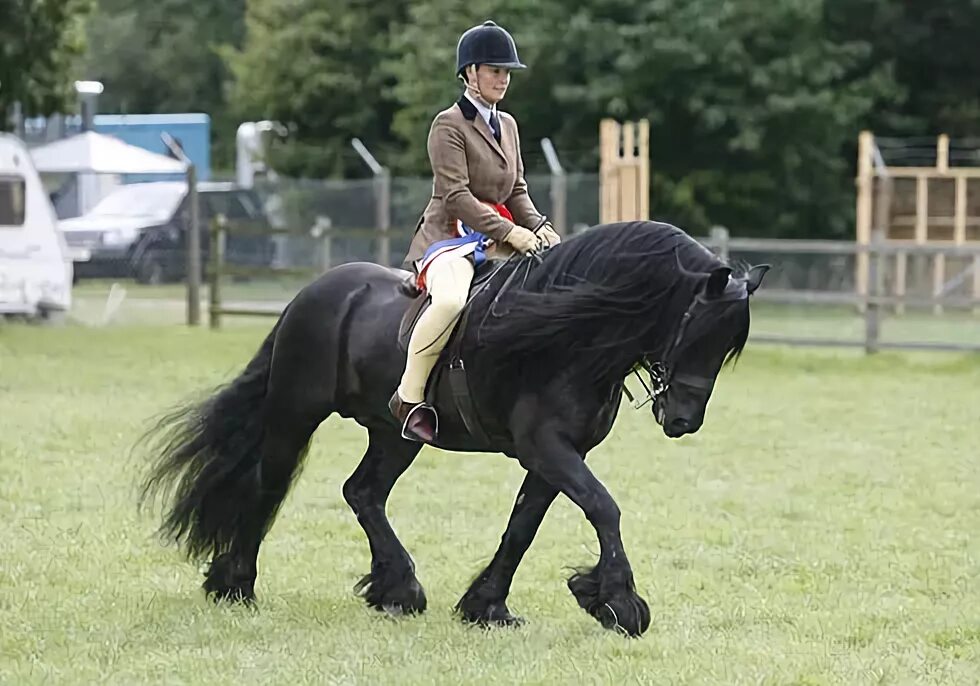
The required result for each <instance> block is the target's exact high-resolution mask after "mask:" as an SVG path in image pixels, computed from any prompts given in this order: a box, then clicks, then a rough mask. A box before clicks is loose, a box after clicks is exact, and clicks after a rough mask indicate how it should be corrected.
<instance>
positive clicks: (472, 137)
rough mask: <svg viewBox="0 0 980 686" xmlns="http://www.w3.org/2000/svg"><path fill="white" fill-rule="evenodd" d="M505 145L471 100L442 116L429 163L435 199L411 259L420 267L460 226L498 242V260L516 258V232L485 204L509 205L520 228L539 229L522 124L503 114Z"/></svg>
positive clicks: (434, 128) (495, 253) (431, 138)
mask: <svg viewBox="0 0 980 686" xmlns="http://www.w3.org/2000/svg"><path fill="white" fill-rule="evenodd" d="M497 116H498V117H499V120H500V143H499V144H498V143H497V141H496V139H495V138H494V137H493V130H492V129H491V128H490V126H489V125H488V124H487V123H486V121H484V119H483V117H481V116H480V115H479V112H477V109H476V107H474V106H473V103H471V102H470V101H469V100H468V99H467V98H465V97H460V99H459V100H458V101H457V102H456V103H455V104H454V105H453V106H452V107H450V108H448V109H446V110H443V111H442V112H440V113H439V114H437V115H436V117H435V119H434V120H433V121H432V126H431V127H430V129H429V141H428V150H429V160H430V162H431V164H432V174H433V180H432V196H431V198H430V199H429V203H428V205H427V206H426V208H425V211H424V212H423V214H422V217H421V218H420V219H419V222H418V224H417V225H416V227H415V237H414V238H413V239H412V244H411V246H410V247H409V249H408V254H407V255H406V257H405V265H406V266H407V267H409V268H413V267H414V262H415V260H418V259H419V258H421V257H422V255H423V254H424V253H425V251H426V249H427V248H428V247H429V246H430V245H432V244H433V243H435V242H436V241H441V240H445V239H447V238H455V237H456V236H457V234H456V220H457V219H461V220H462V221H463V222H464V223H466V224H467V226H470V227H472V228H473V229H474V230H476V231H479V232H480V233H482V234H484V235H486V236H487V237H488V238H492V239H493V240H494V243H495V244H496V245H495V246H494V251H493V253H491V255H493V256H506V255H508V254H510V253H512V252H513V250H512V249H511V248H510V246H509V245H506V244H503V245H501V244H502V243H503V239H504V238H505V237H506V236H507V234H508V233H510V230H511V229H512V228H513V227H514V224H513V223H511V222H510V221H509V220H508V219H506V218H504V217H501V216H500V215H499V214H497V212H496V211H494V210H493V209H492V208H490V207H488V206H487V205H485V204H484V203H483V202H481V201H484V202H490V203H500V204H503V205H504V206H505V207H506V208H507V209H508V210H509V211H510V213H511V214H512V215H513V217H514V222H516V223H517V224H518V225H520V226H523V227H525V228H533V227H534V226H535V225H536V224H537V223H538V222H539V221H540V220H541V218H542V215H541V213H539V212H538V211H537V209H535V207H534V203H532V202H531V198H530V197H529V196H528V193H527V183H526V182H525V181H524V162H523V161H522V160H521V142H520V138H519V136H518V133H517V121H515V119H514V118H513V117H512V116H511V115H509V114H507V113H506V112H501V111H500V110H499V109H498V110H497Z"/></svg>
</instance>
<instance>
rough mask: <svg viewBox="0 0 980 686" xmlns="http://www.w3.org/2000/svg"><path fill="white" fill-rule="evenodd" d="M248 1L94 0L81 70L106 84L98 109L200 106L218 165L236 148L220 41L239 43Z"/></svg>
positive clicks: (139, 110)
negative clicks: (207, 117) (208, 118)
mask: <svg viewBox="0 0 980 686" xmlns="http://www.w3.org/2000/svg"><path fill="white" fill-rule="evenodd" d="M244 14H245V0H209V1H208V2H198V1H197V0H99V4H98V9H97V11H96V12H95V13H94V14H93V15H92V17H91V19H90V20H89V22H88V24H87V31H88V34H89V46H90V47H89V50H88V51H87V53H86V55H85V58H84V60H83V61H82V65H81V69H82V71H83V72H84V73H85V74H86V78H93V79H98V80H100V81H102V82H103V83H104V84H105V92H104V93H103V95H102V96H101V98H100V100H99V107H100V110H101V111H103V112H119V113H174V112H204V113H206V114H208V115H210V116H211V119H212V141H213V142H214V143H215V153H216V155H215V157H216V160H217V161H218V162H219V163H228V162H229V161H230V158H231V151H233V150H234V135H235V129H236V128H237V123H236V122H235V121H234V120H233V119H232V117H231V115H230V113H229V112H228V107H227V103H226V100H227V97H226V92H227V85H228V82H229V80H230V75H229V73H228V69H227V67H226V65H225V63H224V61H223V59H222V56H221V54H220V51H221V49H222V48H223V46H226V45H230V46H236V45H239V44H240V43H241V40H242V35H243V33H244Z"/></svg>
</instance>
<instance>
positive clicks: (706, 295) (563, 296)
mask: <svg viewBox="0 0 980 686" xmlns="http://www.w3.org/2000/svg"><path fill="white" fill-rule="evenodd" d="M491 264H492V268H493V269H494V272H493V277H492V278H491V279H490V280H489V281H487V282H486V283H485V284H483V286H482V290H478V292H477V293H476V294H475V296H474V297H473V299H472V301H471V303H470V306H469V308H470V309H469V311H468V316H467V317H466V318H465V321H464V323H463V324H461V325H457V331H456V332H455V333H454V336H461V337H462V338H460V339H459V347H458V350H459V351H461V354H460V358H461V359H462V361H463V362H464V363H465V369H466V374H467V377H466V381H467V385H468V391H469V398H470V399H471V402H472V407H473V408H475V413H476V415H477V416H478V417H479V424H480V432H471V431H468V430H467V428H466V424H465V423H464V421H463V418H461V416H460V413H459V412H457V411H456V407H457V404H456V402H454V396H453V393H452V389H451V388H450V384H448V383H447V382H446V380H445V376H446V375H445V374H440V373H436V372H439V371H445V368H446V364H445V360H443V361H441V362H440V365H438V366H437V368H436V372H434V373H433V378H432V379H430V391H429V392H430V397H432V398H433V399H434V402H435V403H436V405H437V407H438V410H439V413H440V426H439V437H438V439H437V443H438V445H439V447H442V448H445V449H448V450H456V451H480V452H487V451H493V452H501V453H504V454H506V455H507V456H509V457H513V458H516V459H517V460H518V461H519V462H520V464H521V466H523V467H524V468H525V469H526V470H527V475H526V477H525V479H524V482H523V484H522V485H521V487H520V490H519V491H518V493H517V498H516V502H515V503H514V508H513V512H512V513H511V516H510V521H509V522H508V524H507V529H506V531H505V532H504V534H503V537H502V540H501V542H500V546H499V548H498V549H497V552H496V554H495V555H494V557H493V560H492V561H491V562H490V564H489V565H488V566H487V567H486V569H484V570H483V571H482V572H481V573H480V574H479V575H478V576H477V577H476V578H475V580H474V581H473V582H472V584H471V585H470V587H469V589H468V590H467V591H466V593H465V594H464V596H463V597H462V599H461V600H460V601H459V603H458V604H457V606H456V611H457V612H458V613H459V614H460V615H461V616H462V617H463V618H464V619H465V620H467V621H470V622H475V623H480V624H486V625H491V624H504V625H506V624H516V623H519V622H521V621H522V620H520V619H519V618H518V617H515V616H513V615H512V614H511V613H510V611H509V610H508V608H507V605H506V599H507V595H508V592H509V590H510V585H511V580H512V579H513V576H514V573H515V571H516V570H517V566H518V564H519V563H520V561H521V558H522V556H523V555H524V553H525V551H526V550H527V549H528V546H529V545H530V544H531V541H532V539H533V538H534V535H535V533H536V531H537V529H538V526H539V525H540V524H541V521H542V519H543V518H544V516H545V513H546V511H547V510H548V507H549V506H550V505H551V503H552V501H553V500H554V499H555V497H556V496H557V495H558V494H559V493H563V494H565V495H566V496H567V497H568V498H570V499H571V500H572V501H573V502H574V503H575V504H576V505H578V506H579V507H580V508H581V509H582V511H583V512H584V513H585V516H586V517H587V518H588V520H589V521H590V522H591V523H592V525H593V526H594V527H595V530H596V533H597V534H598V538H599V543H600V546H601V552H600V557H599V561H598V564H596V565H595V567H594V568H592V569H589V570H583V571H580V572H578V573H576V574H574V575H573V576H572V577H571V578H569V580H568V587H569V589H570V590H571V592H572V594H573V595H574V596H575V598H576V600H577V601H578V603H579V605H580V606H581V607H582V608H584V609H585V610H586V611H587V612H588V613H589V614H591V615H592V616H593V617H595V618H596V619H597V620H598V621H599V622H601V623H602V625H603V626H605V627H608V628H615V629H617V630H620V631H623V632H625V633H626V634H629V635H634V636H635V635H639V634H641V633H643V632H644V631H645V630H646V629H647V627H648V626H649V623H650V612H649V608H648V607H647V604H646V602H645V601H644V600H643V599H642V598H641V597H640V596H639V595H638V594H637V593H636V590H635V586H634V582H633V572H632V569H631V568H630V563H629V561H628V558H627V556H626V552H625V550H624V549H623V542H622V539H621V538H620V527H619V522H620V510H619V507H618V506H617V505H616V502H615V501H614V500H613V498H612V496H610V495H609V493H608V492H607V490H606V488H605V487H604V486H603V484H602V483H601V482H600V481H599V480H598V479H597V478H596V477H595V476H594V475H593V474H592V472H591V471H590V470H589V468H588V466H586V463H585V456H586V454H587V453H588V451H589V450H590V449H592V448H593V447H595V446H596V445H598V444H599V443H600V442H601V441H602V440H603V439H604V438H605V437H606V435H607V434H608V433H609V431H610V429H611V428H612V425H613V422H614V420H615V418H616V415H617V412H618V410H619V408H620V404H621V400H622V394H623V390H624V381H625V378H626V377H627V376H628V375H629V374H630V372H631V371H637V372H638V373H639V372H640V371H641V370H642V369H646V372H647V373H649V374H650V376H651V383H653V384H654V389H653V392H652V393H651V394H650V397H648V398H647V400H650V399H651V398H653V402H652V408H653V414H654V416H655V418H656V420H657V421H658V422H659V423H660V424H661V425H662V427H663V431H664V433H665V434H666V435H667V436H669V437H679V436H682V435H684V434H688V433H693V432H695V431H697V430H698V429H699V428H700V427H701V423H702V421H703V418H704V412H705V407H706V405H707V402H708V399H709V397H710V395H711V392H712V388H713V386H714V382H715V378H716V376H717V374H718V372H719V370H720V369H721V367H722V365H723V364H724V363H725V362H726V361H727V360H729V359H732V358H734V357H735V356H737V354H738V353H739V352H740V351H741V349H742V347H743V346H744V345H745V342H746V339H747V337H748V331H749V302H748V296H749V294H751V293H752V292H753V291H754V290H755V289H756V288H758V286H759V284H760V282H761V280H762V277H763V275H764V274H765V271H766V269H767V268H766V267H764V266H762V267H753V268H752V269H751V270H748V271H744V270H743V271H740V272H738V273H735V272H734V270H733V268H732V267H730V266H728V265H726V264H724V263H723V262H722V261H720V260H719V259H718V258H717V257H716V256H715V255H714V254H713V253H711V252H710V251H709V250H707V249H706V248H704V247H703V246H701V245H700V244H699V243H697V242H696V241H695V240H693V239H691V238H690V237H689V236H688V235H686V234H685V233H684V232H682V231H681V230H680V229H677V228H676V227H673V226H670V225H668V224H662V223H655V222H644V221H641V222H627V223H615V224H608V225H600V226H597V227H594V228H592V229H590V230H588V231H586V232H584V233H582V234H579V235H577V236H575V237H573V238H570V239H569V240H567V241H565V242H563V243H561V244H559V245H557V246H555V247H553V248H550V249H549V250H547V251H545V252H544V253H543V254H542V255H540V256H538V257H537V259H535V257H534V256H528V257H515V258H511V259H508V260H506V261H493V262H492V263H491ZM407 277H408V274H407V272H404V271H402V270H396V269H390V268H386V267H382V266H379V265H376V264H371V263H351V264H345V265H341V266H338V267H335V268H333V269H331V270H329V271H328V272H326V273H325V274H323V275H322V276H321V277H319V278H318V279H317V280H316V281H314V282H313V283H311V284H310V285H308V286H307V287H306V288H304V289H303V290H302V291H301V292H300V293H299V294H298V295H297V296H296V297H295V298H294V299H293V300H292V301H291V302H290V303H289V305H288V306H287V307H286V309H285V311H284V312H283V314H282V316H281V317H280V318H279V320H278V322H277V323H276V324H275V326H274V328H273V329H272V332H271V333H270V334H269V335H268V337H267V338H266V339H265V341H264V342H263V343H262V345H261V347H260V348H259V350H258V352H257V353H256V354H255V356H254V357H253V359H252V360H251V361H250V362H249V363H248V364H247V366H246V367H245V369H244V371H242V372H241V374H240V375H239V376H238V377H237V378H236V379H234V380H233V381H232V382H230V383H229V384H228V385H226V386H223V387H221V388H219V389H218V390H217V391H216V392H215V393H214V394H213V395H212V396H211V397H209V398H208V399H207V400H205V401H204V402H202V403H191V404H190V405H188V406H186V407H183V408H179V409H177V410H175V411H173V412H172V413H170V414H168V415H167V416H165V417H163V418H162V419H160V420H159V422H158V423H157V424H156V425H155V426H154V428H153V429H152V430H151V431H150V432H149V433H148V434H147V438H150V439H153V438H155V439H156V440H157V441H159V444H158V445H155V446H153V448H152V450H153V451H154V452H155V453H156V454H157V458H156V463H155V465H154V466H153V467H152V469H151V470H150V472H149V474H148V476H147V479H146V482H145V483H144V490H143V494H142V496H143V498H144V499H145V498H147V497H148V496H152V495H153V493H154V492H156V491H158V490H163V491H165V492H166V493H167V494H168V495H169V496H170V498H171V500H170V506H169V510H168V512H167V513H166V515H165V519H164V521H163V524H162V526H161V532H162V533H163V534H164V535H165V536H167V537H168V538H169V539H170V540H172V541H174V542H176V543H177V544H178V545H179V544H181V543H183V545H184V546H185V550H186V553H187V554H188V556H192V557H209V558H210V566H209V569H208V571H207V573H206V580H205V582H204V589H205V591H206V593H207V594H208V596H210V597H214V598H218V599H235V600H243V601H246V602H250V601H252V600H253V599H254V586H255V579H256V558H257V555H258V551H259V545H260V544H261V542H262V539H263V537H264V536H265V534H266V532H267V531H268V529H269V527H270V525H271V524H272V522H273V519H274V517H275V514H276V512H277V510H278V508H279V506H280V504H281V503H282V502H283V498H284V497H285V496H286V493H287V491H288V489H289V487H290V484H291V481H292V479H293V477H294V475H295V474H296V473H297V472H298V468H299V467H300V465H301V462H302V459H303V457H304V456H305V454H306V451H307V448H308V445H309V442H310V439H311V436H312V435H313V432H314V431H315V430H316V428H317V427H318V426H319V424H320V423H321V422H322V421H323V420H324V419H326V418H327V417H328V416H330V415H331V414H333V413H337V414H339V415H341V416H343V417H351V418H353V419H354V420H355V421H357V422H358V423H359V424H360V425H362V426H363V427H365V428H366V429H367V432H368V437H369V441H368V446H367V451H366V452H365V454H364V457H363V459H362V460H361V463H360V464H359V465H358V467H357V469H356V470H355V471H354V473H353V474H352V475H351V476H350V478H349V479H347V481H346V483H345V484H344V487H343V494H344V498H345V499H346V500H347V502H348V503H349V505H350V507H351V508H352V509H353V511H354V513H355V515H356V516H357V520H358V522H360V524H361V526H362V527H363V529H364V533H365V534H366V535H367V538H368V542H369V544H370V547H371V555H372V561H371V571H370V573H369V574H367V575H366V576H365V577H364V578H363V579H362V580H361V581H360V582H359V584H358V586H357V588H358V589H359V590H360V591H361V592H362V593H363V595H364V597H365V599H366V601H367V603H368V604H369V605H370V606H372V607H374V608H377V609H383V610H386V611H388V612H392V613H414V612H421V611H424V610H425V607H426V598H425V593H424V592H423V590H422V587H421V585H420V584H419V582H418V580H417V579H416V576H415V565H414V562H413V560H412V558H411V557H410V556H409V554H408V552H407V551H406V550H405V548H404V547H403V546H402V544H401V542H400V541H399V540H398V538H397V537H396V536H395V533H394V531H392V528H391V526H390V524H389V522H388V520H387V518H386V516H385V501H386V500H387V498H388V494H389V492H390V491H391V489H392V486H394V484H395V481H396V480H397V479H398V477H400V476H401V475H402V473H403V472H404V471H405V470H406V469H408V467H409V466H410V465H411V464H412V461H413V460H414V459H415V456H416V455H417V454H418V452H419V450H420V449H421V447H422V445H421V444H419V443H416V442H413V441H410V440H406V439H404V438H402V436H401V432H400V427H399V426H398V424H397V423H396V421H395V420H394V418H393V417H392V416H391V415H390V414H389V411H388V399H389V398H390V396H391V394H392V391H393V390H394V388H395V387H396V386H397V384H398V381H399V377H400V374H401V371H402V368H403V365H404V360H405V353H404V351H403V350H402V348H401V347H399V344H398V333H399V324H400V321H401V320H402V317H403V315H404V313H405V312H406V311H407V309H408V307H409V305H410V304H411V303H412V300H411V298H410V297H409V295H408V293H407V290H410V289H407V288H406V284H407V283H409V280H408V278H407ZM433 379H434V380H435V381H433ZM474 434H476V435H480V436H481V438H475V437H474Z"/></svg>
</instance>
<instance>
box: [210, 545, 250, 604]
mask: <svg viewBox="0 0 980 686" xmlns="http://www.w3.org/2000/svg"><path fill="white" fill-rule="evenodd" d="M205 576H206V578H205V580H204V583H203V584H202V585H201V588H203V589H204V595H205V596H206V597H207V598H208V599H209V600H212V601H214V602H215V603H220V602H223V601H227V602H232V603H242V604H245V605H253V604H254V603H255V576H254V575H253V574H250V573H249V572H248V571H247V570H245V569H244V566H243V565H242V564H241V563H240V562H238V561H236V560H235V559H234V558H233V557H232V556H231V555H229V554H228V553H222V554H221V555H218V556H217V557H215V558H214V560H212V561H211V565H210V567H209V568H208V571H207V574H206V575H205Z"/></svg>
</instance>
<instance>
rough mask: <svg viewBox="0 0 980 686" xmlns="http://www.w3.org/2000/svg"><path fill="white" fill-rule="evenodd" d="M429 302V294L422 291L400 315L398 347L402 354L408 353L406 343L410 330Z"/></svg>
mask: <svg viewBox="0 0 980 686" xmlns="http://www.w3.org/2000/svg"><path fill="white" fill-rule="evenodd" d="M431 302H432V298H430V297H429V292H428V291H422V292H421V293H419V294H418V295H417V296H415V298H413V299H412V304H411V305H409V306H408V309H407V310H405V314H403V315H402V320H401V323H400V324H399V325H398V347H399V348H400V349H401V351H402V352H407V351H408V342H409V340H410V339H411V338H412V330H413V329H414V328H415V325H416V324H417V323H418V321H419V317H421V316H422V313H423V312H425V310H426V308H427V307H428V306H429V303H431Z"/></svg>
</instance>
